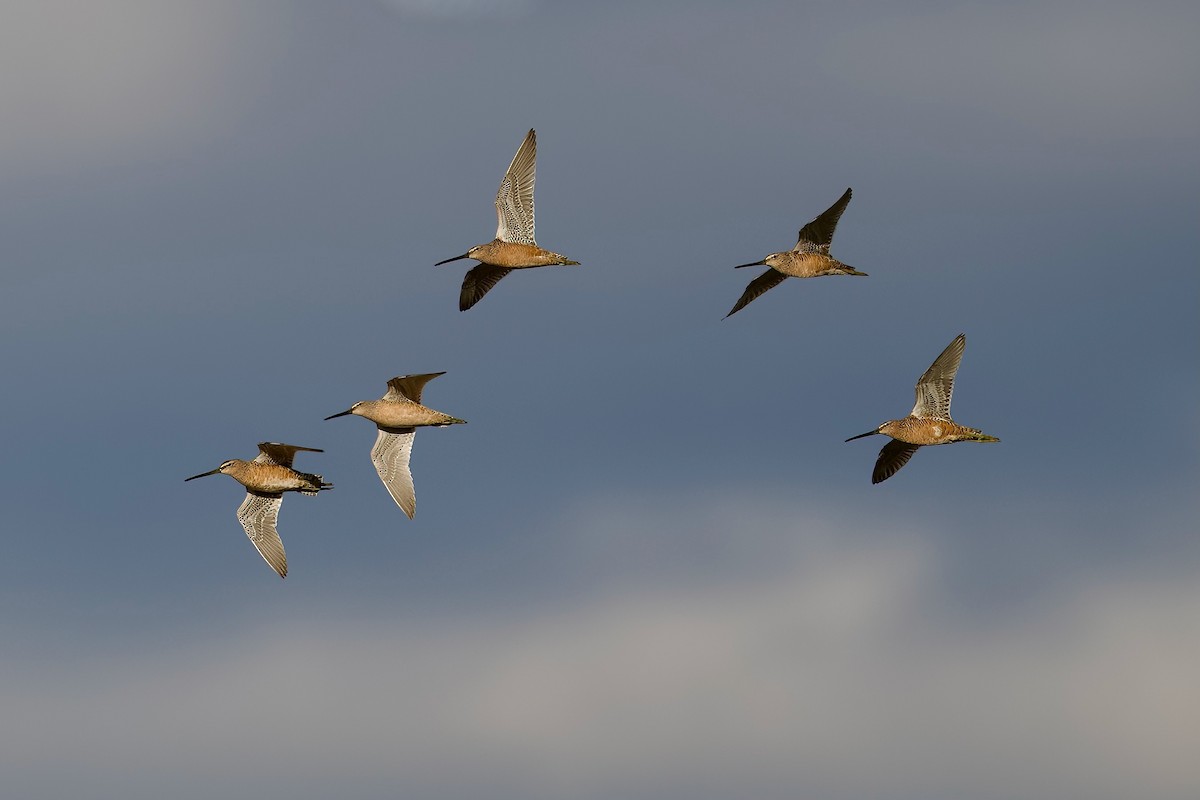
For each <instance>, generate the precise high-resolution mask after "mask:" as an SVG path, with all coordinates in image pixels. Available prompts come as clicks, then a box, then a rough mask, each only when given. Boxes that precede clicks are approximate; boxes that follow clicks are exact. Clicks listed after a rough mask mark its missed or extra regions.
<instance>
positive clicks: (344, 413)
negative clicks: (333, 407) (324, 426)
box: [325, 408, 354, 420]
mask: <svg viewBox="0 0 1200 800" xmlns="http://www.w3.org/2000/svg"><path fill="white" fill-rule="evenodd" d="M352 411H354V409H353V408H347V409H346V410H345V411H341V412H339V413H337V414H330V415H329V416H328V417H326V418H325V419H327V420H330V419H337V418H338V417H344V416H346V415H347V414H349V413H350V412H352Z"/></svg>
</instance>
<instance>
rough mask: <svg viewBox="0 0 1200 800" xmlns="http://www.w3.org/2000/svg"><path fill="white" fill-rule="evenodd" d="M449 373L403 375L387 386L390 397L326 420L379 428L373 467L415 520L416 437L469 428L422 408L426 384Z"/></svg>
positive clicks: (401, 506)
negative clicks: (421, 432) (427, 431)
mask: <svg viewBox="0 0 1200 800" xmlns="http://www.w3.org/2000/svg"><path fill="white" fill-rule="evenodd" d="M445 374H446V373H445V372H430V373H426V374H424V375H401V376H399V377H396V378H392V379H391V380H390V381H388V382H387V385H388V390H387V394H385V395H384V396H383V397H381V398H379V399H378V400H363V401H361V402H358V403H355V404H354V405H352V406H350V408H348V409H346V410H345V411H342V412H341V413H338V414H332V415H330V416H328V417H326V418H325V419H327V420H329V419H334V418H336V417H344V416H346V415H347V414H353V415H354V416H356V417H365V418H366V419H369V420H371V422H374V423H375V424H376V425H377V426H378V427H379V435H378V436H377V437H376V438H375V446H374V447H372V448H371V463H373V464H374V465H375V471H376V472H378V473H379V479H380V480H382V481H383V485H384V486H386V487H387V490H388V493H389V494H391V496H392V499H393V500H395V501H396V505H398V506H400V508H401V509H403V511H404V513H405V514H407V515H408V518H409V519H412V517H413V514H415V513H416V511H417V494H416V490H415V489H414V488H413V479H412V471H411V470H410V469H409V468H408V460H409V456H410V455H411V454H412V446H413V436H415V435H416V430H417V428H419V427H424V426H432V427H436V428H443V427H445V426H447V425H457V424H465V423H466V420H465V419H459V418H458V417H452V416H450V415H449V414H443V413H442V412H441V411H434V410H433V409H432V408H426V407H425V406H423V405H421V390H422V389H424V388H425V384H427V383H429V381H431V380H433V379H434V378H436V377H437V376H439V375H445Z"/></svg>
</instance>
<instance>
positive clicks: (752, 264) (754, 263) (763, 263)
mask: <svg viewBox="0 0 1200 800" xmlns="http://www.w3.org/2000/svg"><path fill="white" fill-rule="evenodd" d="M766 265H767V260H766V259H765V258H764V259H763V260H761V261H751V262H750V263H749V264H738V265H737V266H736V267H734V269H741V268H742V267H765V266H766Z"/></svg>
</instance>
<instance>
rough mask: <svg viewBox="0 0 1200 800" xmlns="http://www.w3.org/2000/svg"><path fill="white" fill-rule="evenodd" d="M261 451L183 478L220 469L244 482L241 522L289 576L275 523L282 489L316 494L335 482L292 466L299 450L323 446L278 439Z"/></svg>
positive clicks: (276, 567) (310, 450)
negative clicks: (305, 444)
mask: <svg viewBox="0 0 1200 800" xmlns="http://www.w3.org/2000/svg"><path fill="white" fill-rule="evenodd" d="M258 451H259V452H258V456H257V457H256V458H255V459H254V460H253V461H243V460H241V459H240V458H232V459H230V460H228V461H226V462H225V463H224V464H222V465H221V466H219V467H217V468H216V469H214V470H209V471H208V472H202V473H200V474H199V475H193V476H192V477H190V478H184V482H185V483H186V482H187V481H191V480H195V479H196V478H203V477H204V476H206V475H216V474H217V473H218V472H219V473H221V474H222V475H228V476H229V477H231V478H233V479H234V480H235V481H237V482H238V483H240V484H242V485H243V486H245V487H246V499H245V500H243V501H242V504H241V505H240V506H239V507H238V511H237V517H238V522H240V523H242V528H244V529H245V531H246V535H247V536H249V537H250V541H251V543H253V544H254V547H255V549H256V550H258V553H259V555H261V556H262V557H263V559H264V560H265V561H266V562H267V563H268V564H270V565H271V569H273V570H275V571H276V572H278V573H279V577H281V578H286V577H287V556H286V554H285V553H284V551H283V540H282V539H280V538H279V532H278V531H277V530H276V527H275V526H276V522H277V520H278V518H279V507H280V506H281V505H282V504H283V493H284V492H300V493H301V494H316V493H317V492H320V491H322V490H324V489H332V488H333V484H332V483H325V481H324V479H323V478H322V477H321V476H320V475H315V474H312V473H309V472H297V471H296V470H294V469H292V459H293V458H295V456H296V453H297V452H299V451H304V452H306V453H323V452H325V451H323V450H318V449H316V448H315V447H300V446H298V445H294V444H280V443H279V442H259V444H258Z"/></svg>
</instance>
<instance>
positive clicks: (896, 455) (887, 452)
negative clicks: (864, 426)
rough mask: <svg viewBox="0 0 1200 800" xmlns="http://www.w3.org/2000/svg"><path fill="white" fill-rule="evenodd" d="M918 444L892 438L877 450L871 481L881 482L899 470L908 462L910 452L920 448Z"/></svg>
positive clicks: (910, 455) (910, 456)
mask: <svg viewBox="0 0 1200 800" xmlns="http://www.w3.org/2000/svg"><path fill="white" fill-rule="evenodd" d="M920 446H921V445H919V444H909V443H908V442H902V441H900V440H899V439H892V440H891V441H890V442H888V443H887V444H885V445H884V446H883V449H882V450H880V451H879V458H878V459H877V460H876V461H875V469H874V471H872V472H871V483H873V484H874V483H882V482H883V481H886V480H887V479H888V478H890V477H892V476H893V475H895V474H896V473H897V472H899V471H900V468H901V467H903V466H904V465H905V464H907V463H908V460H909V459H910V458H912V454H913V453H915V452H917V449H918V448H920Z"/></svg>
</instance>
